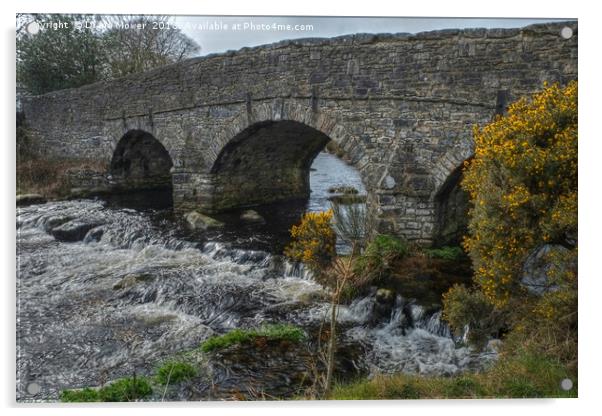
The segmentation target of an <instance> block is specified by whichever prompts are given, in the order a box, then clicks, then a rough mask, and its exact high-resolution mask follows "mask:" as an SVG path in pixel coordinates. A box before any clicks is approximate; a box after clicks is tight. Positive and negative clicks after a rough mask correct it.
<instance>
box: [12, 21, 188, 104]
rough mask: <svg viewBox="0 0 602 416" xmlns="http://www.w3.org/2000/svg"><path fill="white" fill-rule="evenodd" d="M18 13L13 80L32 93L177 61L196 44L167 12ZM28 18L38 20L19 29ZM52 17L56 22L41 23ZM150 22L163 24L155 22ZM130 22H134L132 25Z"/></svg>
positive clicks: (186, 56) (87, 82) (77, 84)
mask: <svg viewBox="0 0 602 416" xmlns="http://www.w3.org/2000/svg"><path fill="white" fill-rule="evenodd" d="M18 18H19V21H20V27H19V28H18V29H17V82H19V83H20V84H22V85H23V86H24V87H25V89H26V90H27V91H28V92H29V93H32V94H44V93H47V92H49V91H55V90H61V89H65V88H76V87H80V86H82V85H86V84H90V83H93V82H96V81H100V80H104V79H113V78H117V77H121V76H124V75H127V74H132V73H136V72H142V71H146V70H149V69H151V68H156V67H158V66H162V65H166V64H170V63H174V62H179V61H181V60H182V59H186V58H188V57H190V56H192V55H193V54H194V53H196V52H198V50H199V46H198V45H197V44H196V43H195V42H194V41H193V40H192V39H190V38H188V37H187V36H186V35H184V34H183V33H182V32H181V31H180V29H178V28H176V27H174V26H173V24H172V23H171V22H170V21H169V19H170V18H169V17H167V16H138V15H108V16H95V17H94V19H92V18H91V16H86V15H73V14H33V15H24V14H22V15H20V16H18ZM31 21H35V22H37V23H38V24H39V25H40V26H41V30H40V31H39V32H38V33H37V34H30V33H27V31H26V30H24V28H25V27H26V25H27V24H28V23H30V22H31ZM58 22H61V23H62V25H61V27H56V28H47V27H45V25H46V24H48V23H58ZM83 22H87V23H88V24H82V23H83ZM152 22H158V23H159V24H162V25H163V28H162V29H159V28H156V27H155V26H154V25H153V24H151V23H152ZM125 25H129V26H130V27H129V28H127V27H125ZM132 25H139V28H135V29H132V28H131V26H132ZM107 28H108V29H107Z"/></svg>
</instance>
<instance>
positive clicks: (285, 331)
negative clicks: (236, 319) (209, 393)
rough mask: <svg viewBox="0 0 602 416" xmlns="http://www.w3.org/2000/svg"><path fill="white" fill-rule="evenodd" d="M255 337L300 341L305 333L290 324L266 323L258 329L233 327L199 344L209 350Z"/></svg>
mask: <svg viewBox="0 0 602 416" xmlns="http://www.w3.org/2000/svg"><path fill="white" fill-rule="evenodd" d="M256 338H267V339H268V340H269V341H283V340H286V341H290V342H301V341H302V340H303V339H304V338H305V333H304V332H303V330H302V329H301V328H298V327H296V326H292V325H282V324H278V325H267V326H264V327H261V328H259V329H234V330H232V331H230V332H228V333H226V334H224V335H218V336H214V337H211V338H209V339H207V340H206V341H205V342H203V343H202V344H201V350H202V351H203V352H211V351H214V350H220V349H223V348H227V347H229V346H231V345H235V344H245V343H249V342H251V341H253V340H254V339H256Z"/></svg>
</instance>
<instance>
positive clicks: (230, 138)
mask: <svg viewBox="0 0 602 416" xmlns="http://www.w3.org/2000/svg"><path fill="white" fill-rule="evenodd" d="M565 27H570V28H571V29H572V32H573V35H572V36H571V37H570V38H568V39H567V38H565V37H563V36H561V30H562V29H563V28H565ZM576 78H577V24H576V23H575V22H565V23H554V24H543V25H533V26H528V27H525V28H522V29H490V30H485V29H468V30H455V29H454V30H443V31H434V32H425V33H418V34H413V35H411V34H384V35H368V34H358V35H350V36H342V37H337V38H331V39H302V40H292V41H283V42H279V43H275V44H271V45H266V46H259V47H253V48H243V49H241V50H238V51H233V52H226V53H223V54H214V55H210V56H205V57H200V58H193V59H189V60H186V61H184V62H181V63H178V64H174V65H170V66H165V67H161V68H158V69H155V70H152V71H148V72H145V73H141V74H134V75H131V76H128V77H125V78H121V79H117V80H113V81H107V82H100V83H96V84H92V85H88V86H85V87H82V88H78V89H68V90H62V91H57V92H52V93H48V94H45V95H42V96H37V97H31V98H28V99H26V100H25V101H24V102H23V111H24V114H25V120H26V124H27V126H28V128H29V129H30V131H31V135H32V140H33V143H35V144H36V145H37V147H38V149H39V151H40V152H41V153H42V154H43V155H45V157H48V158H55V159H94V160H97V161H104V162H105V163H106V166H107V172H106V175H105V176H106V178H107V180H108V181H109V182H110V183H111V184H112V186H113V187H114V188H119V189H125V190H129V189H132V188H145V187H154V186H163V185H165V186H171V187H172V190H173V191H172V192H173V201H174V207H175V208H176V210H180V211H185V210H190V209H196V210H199V211H202V212H206V213H215V212H220V211H224V210H228V209H231V208H237V207H242V206H247V205H254V204H263V203H268V202H273V201H278V200H283V199H293V198H306V197H307V196H308V195H309V168H310V165H311V163H312V160H313V159H314V157H315V156H316V155H317V153H318V152H320V151H321V150H322V149H323V148H324V146H325V145H326V144H327V143H328V142H329V141H330V140H332V141H334V142H336V144H338V147H339V148H340V149H341V151H342V152H343V154H344V156H343V158H344V159H345V160H346V161H347V162H348V163H350V164H351V165H352V166H354V167H355V168H357V170H358V171H359V172H360V175H361V177H362V179H363V182H364V184H365V186H366V189H367V192H368V206H369V208H370V210H371V212H372V213H373V215H375V216H376V217H377V218H378V226H379V229H380V231H381V232H388V233H393V234H397V235H402V236H405V237H406V238H408V239H409V240H413V241H417V242H419V243H422V244H430V243H433V242H434V241H435V240H437V239H438V238H439V237H441V236H443V237H445V235H447V234H449V235H451V234H453V233H454V226H453V223H454V217H458V216H465V211H464V209H463V208H462V209H461V208H460V207H461V206H462V200H463V198H464V197H463V195H462V193H461V192H460V191H459V190H458V186H457V183H458V180H459V178H460V176H461V170H460V167H461V166H462V164H463V162H464V161H465V160H466V159H467V158H470V157H471V155H472V153H473V140H472V137H471V136H472V127H473V125H475V124H482V123H486V122H488V121H490V120H491V119H492V117H493V116H494V115H495V114H496V113H503V111H504V110H505V108H506V106H507V104H508V103H509V102H511V101H512V100H515V99H516V98H518V97H520V96H523V95H526V94H530V93H533V92H535V91H537V90H539V89H541V88H542V86H543V83H544V82H545V81H547V82H560V83H562V84H565V83H566V82H568V81H569V80H571V79H576ZM449 224H452V225H451V230H450V229H449V228H450V225H449Z"/></svg>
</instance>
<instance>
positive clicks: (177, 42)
mask: <svg viewBox="0 0 602 416" xmlns="http://www.w3.org/2000/svg"><path fill="white" fill-rule="evenodd" d="M104 20H105V24H106V25H107V26H108V27H110V29H109V30H107V31H106V32H105V33H103V34H102V45H103V47H104V48H105V51H106V53H107V63H108V76H109V77H110V78H118V77H122V76H125V75H128V74H133V73H136V72H143V71H146V70H149V69H152V68H156V67H159V66H163V65H167V64H170V63H174V62H179V61H181V60H182V59H185V58H188V57H190V56H192V55H193V54H195V53H196V52H198V51H199V49H200V48H199V45H197V44H196V42H195V41H193V40H192V39H190V38H189V37H188V36H186V35H185V34H183V33H182V31H181V30H180V29H178V28H176V27H175V26H174V25H173V22H170V18H169V17H168V16H136V15H133V16H128V15H110V16H106V17H104ZM153 22H155V24H153ZM123 24H129V25H138V26H139V27H140V29H135V30H131V29H130V30H127V29H126V30H124V29H122V28H121V26H122V25H123ZM156 25H161V26H163V28H162V29H161V28H157V27H156Z"/></svg>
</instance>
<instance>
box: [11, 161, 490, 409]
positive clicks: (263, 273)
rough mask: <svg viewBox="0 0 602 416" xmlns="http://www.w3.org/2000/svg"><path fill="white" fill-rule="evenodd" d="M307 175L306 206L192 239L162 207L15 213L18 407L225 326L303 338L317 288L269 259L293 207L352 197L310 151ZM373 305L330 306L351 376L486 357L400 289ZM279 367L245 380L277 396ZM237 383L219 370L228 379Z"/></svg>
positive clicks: (203, 394) (202, 388) (342, 179)
mask: <svg viewBox="0 0 602 416" xmlns="http://www.w3.org/2000/svg"><path fill="white" fill-rule="evenodd" d="M312 169H313V170H312V172H311V186H312V194H311V197H310V199H309V201H305V202H303V203H302V204H292V205H280V206H274V207H268V208H263V209H261V210H259V211H260V213H261V214H262V215H263V216H264V217H265V218H266V224H265V225H261V224H259V225H251V226H244V225H242V224H240V223H238V222H236V221H232V224H229V225H228V227H226V229H224V230H220V231H219V232H214V233H209V234H205V235H198V234H191V233H189V232H187V231H186V230H184V229H183V228H182V227H181V226H180V225H179V223H178V222H177V221H176V220H175V219H174V218H173V216H172V215H171V214H170V211H169V210H163V209H152V208H148V207H147V208H145V209H133V208H129V207H126V206H124V205H123V204H122V203H121V202H122V201H117V202H116V201H104V200H93V199H82V200H71V201H60V202H49V203H46V204H40V205H32V206H29V207H23V208H19V209H18V211H17V253H18V256H17V295H18V297H17V400H18V401H36V400H40V401H46V400H50V401H53V400H57V398H58V395H59V393H60V391H61V390H62V389H67V388H80V387H84V386H98V385H102V384H104V383H106V382H107V381H111V380H114V379H117V378H120V377H125V376H131V375H133V374H136V375H150V374H151V373H152V372H153V369H154V368H155V367H156V365H157V363H159V362H161V360H164V359H166V358H169V357H171V356H173V355H174V354H177V353H179V352H182V351H186V350H190V349H194V348H196V347H198V346H199V344H200V343H202V341H203V340H205V339H207V338H208V337H210V336H212V335H215V334H221V333H224V332H226V331H228V330H230V329H233V328H251V327H258V326H260V325H262V324H265V323H290V324H294V325H298V326H300V327H302V328H304V329H305V330H306V331H307V332H308V333H312V331H315V328H317V327H319V326H320V324H321V323H322V322H323V321H324V320H325V319H326V317H327V316H328V311H329V304H328V292H327V290H326V289H325V288H323V287H322V286H320V285H319V284H317V283H316V282H315V281H313V280H312V278H311V276H310V275H309V274H308V273H306V272H304V270H303V268H300V267H297V266H294V265H292V264H290V263H289V262H287V261H286V260H284V259H283V258H282V257H281V256H280V255H278V253H279V252H280V250H281V248H282V246H283V244H285V243H286V241H287V239H288V234H287V230H288V228H287V227H288V226H289V225H290V224H291V223H294V222H296V221H298V219H299V216H300V214H301V213H302V212H303V211H304V210H321V209H325V208H327V207H328V200H327V198H328V189H329V188H330V187H331V186H333V185H343V184H344V185H351V186H354V187H356V188H357V189H359V190H360V192H365V190H364V188H363V186H362V184H361V180H360V178H359V176H358V174H357V173H356V172H355V171H354V170H353V169H351V168H350V167H348V166H347V165H345V164H344V163H343V162H341V161H340V160H338V159H337V158H336V157H334V156H332V155H329V154H326V153H322V154H320V155H319V156H318V158H317V159H316V160H315V162H314V165H313V167H312ZM232 215H233V216H232V218H235V216H234V214H232ZM226 217H227V216H226ZM226 219H227V218H226ZM74 222H75V223H80V224H86V223H94V225H95V227H94V228H92V229H91V230H90V231H88V232H87V233H86V235H85V236H84V237H83V239H81V240H78V241H61V239H57V238H55V236H53V235H52V233H51V230H52V229H53V227H56V226H57V224H63V223H74ZM374 304H375V294H374V291H372V292H370V293H369V294H367V295H366V296H363V297H361V298H359V299H356V300H354V301H353V302H352V303H351V304H350V305H344V306H341V310H340V313H339V318H338V319H339V321H340V323H341V330H342V333H341V345H343V347H342V352H343V353H345V352H348V353H349V354H348V356H349V359H348V363H350V364H349V371H348V374H349V375H350V376H353V373H354V371H355V372H356V373H357V374H364V375H370V374H376V373H391V372H397V371H404V372H412V373H420V374H443V375H452V374H456V373H459V372H462V371H465V370H475V369H479V368H481V367H482V366H483V365H485V364H486V363H487V362H489V361H490V360H492V359H493V358H494V356H495V354H494V353H493V352H492V351H486V352H483V353H475V352H473V351H471V350H469V349H468V348H466V347H460V346H458V345H457V344H456V342H455V341H454V340H453V339H452V336H451V334H450V332H449V329H448V328H447V326H446V325H445V324H444V323H443V322H442V321H441V320H440V315H441V314H440V312H438V311H436V310H429V309H428V308H425V307H423V306H421V305H420V304H419V303H418V302H416V301H415V300H412V299H406V298H404V297H403V294H401V295H398V296H397V299H396V301H395V305H394V307H393V309H392V310H391V312H390V314H389V315H388V316H386V317H378V318H377V317H375V316H374ZM408 322H410V324H408ZM281 361H282V362H280V363H279V364H278V365H274V366H272V367H270V368H267V370H266V371H264V372H259V373H258V372H254V373H253V375H252V376H253V379H254V380H256V381H258V382H259V383H261V382H262V380H261V379H262V377H266V378H269V379H270V380H269V381H266V382H265V383H263V386H265V389H266V391H273V392H281V391H282V392H287V391H289V390H287V389H286V387H287V386H286V385H285V384H286V383H287V382H288V383H290V378H289V375H290V373H291V371H292V370H291V368H290V366H292V365H293V364H290V363H288V362H287V361H286V360H281ZM295 365H296V364H295ZM287 366H288V367H287ZM268 367H269V366H268ZM243 370H244V369H243ZM247 376H248V374H247ZM220 380H225V379H224V378H223V377H222V378H221V379H220ZM241 380H242V378H236V377H234V378H233V376H232V375H231V374H230V378H229V381H228V383H230V385H232V383H234V384H236V383H237V382H241V383H242V382H243V381H241ZM264 381H265V380H264ZM224 383H225V381H224ZM202 384H203V382H202V381H198V380H197V381H196V383H195V384H194V385H190V383H189V384H188V385H184V386H182V387H178V386H174V387H173V389H171V390H170V392H169V394H168V395H167V399H169V400H205V399H215V398H219V396H216V395H212V394H210V393H209V391H210V389H209V386H208V385H202ZM240 387H241V388H244V386H240ZM283 388H284V390H283ZM282 394H283V395H285V396H286V393H282ZM160 398H161V397H160V396H153V398H152V399H157V400H158V399H160Z"/></svg>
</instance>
